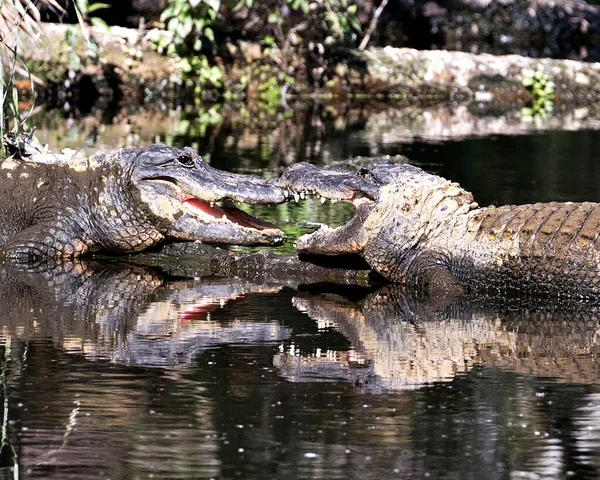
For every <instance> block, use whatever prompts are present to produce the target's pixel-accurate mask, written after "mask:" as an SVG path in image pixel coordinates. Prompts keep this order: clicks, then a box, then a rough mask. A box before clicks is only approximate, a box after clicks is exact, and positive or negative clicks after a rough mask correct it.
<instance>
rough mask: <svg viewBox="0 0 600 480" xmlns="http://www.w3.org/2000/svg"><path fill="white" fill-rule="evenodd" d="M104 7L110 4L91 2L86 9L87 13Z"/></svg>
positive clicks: (108, 6)
mask: <svg viewBox="0 0 600 480" xmlns="http://www.w3.org/2000/svg"><path fill="white" fill-rule="evenodd" d="M106 8H110V5H109V4H108V3H101V2H96V3H92V4H91V5H90V6H89V7H88V9H87V13H93V12H96V11H98V10H103V9H106Z"/></svg>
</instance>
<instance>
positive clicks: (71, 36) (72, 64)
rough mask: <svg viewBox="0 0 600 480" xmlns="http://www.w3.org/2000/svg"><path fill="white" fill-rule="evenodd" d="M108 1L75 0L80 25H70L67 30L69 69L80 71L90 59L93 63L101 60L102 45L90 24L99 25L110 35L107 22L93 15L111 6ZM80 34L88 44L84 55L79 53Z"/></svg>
mask: <svg viewBox="0 0 600 480" xmlns="http://www.w3.org/2000/svg"><path fill="white" fill-rule="evenodd" d="M109 7H110V5H108V4H107V3H101V2H95V3H92V4H90V3H89V1H88V0H76V1H75V13H76V14H77V20H78V22H79V24H78V25H69V26H68V27H67V29H66V31H65V40H66V43H67V45H68V52H67V53H68V55H69V70H70V71H71V72H78V71H79V70H81V68H82V66H83V65H85V63H86V62H87V61H88V60H89V61H91V62H92V63H93V64H97V63H98V62H99V60H100V54H101V52H100V45H99V44H98V42H97V40H96V39H95V38H94V36H93V35H92V33H91V30H90V28H89V25H92V26H94V27H97V28H99V29H101V30H103V31H104V33H106V34H107V35H110V29H109V27H108V25H107V23H106V22H105V21H104V20H102V19H101V18H98V17H96V16H93V15H92V14H93V13H94V12H97V11H98V10H102V9H105V8H109ZM80 35H82V36H83V38H84V40H85V44H86V50H85V51H84V53H83V55H79V53H78V50H77V48H76V47H77V45H78V44H79V38H80Z"/></svg>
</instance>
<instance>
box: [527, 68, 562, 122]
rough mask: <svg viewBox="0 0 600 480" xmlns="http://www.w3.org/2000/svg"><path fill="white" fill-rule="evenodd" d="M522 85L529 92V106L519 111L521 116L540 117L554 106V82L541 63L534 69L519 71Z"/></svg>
mask: <svg viewBox="0 0 600 480" xmlns="http://www.w3.org/2000/svg"><path fill="white" fill-rule="evenodd" d="M521 76H522V83H523V86H525V87H527V89H528V90H529V91H530V92H531V106H529V107H525V108H523V109H522V111H521V115H522V116H523V118H541V117H544V116H546V115H547V114H548V113H550V112H552V110H553V108H554V82H553V81H552V80H550V78H549V77H548V75H547V74H546V73H545V72H544V70H543V68H542V66H541V65H539V66H538V68H537V69H535V70H529V69H526V70H523V72H521Z"/></svg>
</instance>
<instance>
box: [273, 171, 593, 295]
mask: <svg viewBox="0 0 600 480" xmlns="http://www.w3.org/2000/svg"><path fill="white" fill-rule="evenodd" d="M321 171H322V173H321V172H320V171H319V169H317V168H316V167H313V166H307V165H306V164H304V165H302V164H300V165H296V166H293V167H290V169H288V171H286V172H285V173H284V175H283V176H282V179H281V180H280V185H281V186H282V187H284V188H288V189H290V190H292V191H305V190H309V191H311V190H312V191H316V192H317V193H318V194H321V195H323V196H326V197H328V198H338V199H346V200H347V201H350V199H353V200H352V201H353V203H355V205H357V212H356V215H355V217H354V218H353V219H352V220H351V221H350V222H349V223H348V224H346V225H344V226H342V227H340V228H338V229H329V228H322V229H321V230H319V231H317V232H315V233H313V234H310V235H307V236H303V237H301V238H300V239H299V240H298V242H297V246H298V250H299V251H301V252H306V253H315V254H342V253H351V252H354V253H358V254H360V255H361V256H362V257H363V258H364V259H365V260H366V261H367V262H368V263H369V264H370V265H371V267H372V268H373V269H374V270H376V271H377V272H379V273H380V274H382V275H383V276H384V277H386V278H388V279H390V280H392V281H394V282H400V283H408V284H416V285H422V286H428V287H431V286H432V285H434V286H440V285H441V286H449V285H454V286H460V287H464V288H466V289H467V290H471V291H487V292H520V293H527V294H534V295H552V296H556V295H558V296H568V297H578V298H588V299H600V254H599V249H600V246H599V242H598V234H599V233H600V205H598V204H595V203H547V204H534V205H520V206H503V207H493V206H492V207H486V208H480V207H479V206H478V205H477V203H475V202H474V201H473V197H472V195H471V194H470V193H469V192H467V191H465V190H464V189H462V188H461V187H460V186H459V185H457V184H456V183H451V182H449V181H448V180H445V179H443V178H440V177H438V176H435V175H431V174H428V173H426V172H424V171H422V170H421V169H419V168H416V167H413V166H410V165H394V164H390V163H379V164H376V165H370V166H367V167H363V168H362V169H361V170H360V171H359V172H357V173H353V172H346V176H345V177H344V176H343V175H342V174H341V173H340V172H339V171H338V172H336V175H335V181H336V182H338V185H342V186H340V187H338V188H337V190H336V187H335V185H334V184H333V183H332V182H333V178H334V177H333V176H331V174H330V173H328V172H327V170H321ZM320 175H321V177H320ZM375 186H376V187H377V188H376V191H374V190H375Z"/></svg>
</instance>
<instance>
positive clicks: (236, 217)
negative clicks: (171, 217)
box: [181, 195, 278, 230]
mask: <svg viewBox="0 0 600 480" xmlns="http://www.w3.org/2000/svg"><path fill="white" fill-rule="evenodd" d="M181 203H182V204H183V205H185V206H186V207H187V208H188V209H190V210H191V211H192V212H193V213H194V214H195V215H196V216H197V217H199V219H200V220H202V221H205V222H206V223H214V222H229V223H234V224H236V225H238V226H240V227H242V228H249V229H254V230H271V229H274V230H278V229H277V227H276V226H275V225H273V224H272V223H270V222H267V221H266V220H261V219H260V218H256V217H253V216H252V215H250V214H248V213H246V212H244V211H243V210H240V209H239V208H236V207H234V206H230V205H225V204H224V203H225V202H221V203H222V205H219V204H218V203H217V202H212V201H210V202H209V201H206V200H201V199H199V198H196V197H193V196H191V195H185V196H184V197H183V198H182V199H181Z"/></svg>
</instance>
